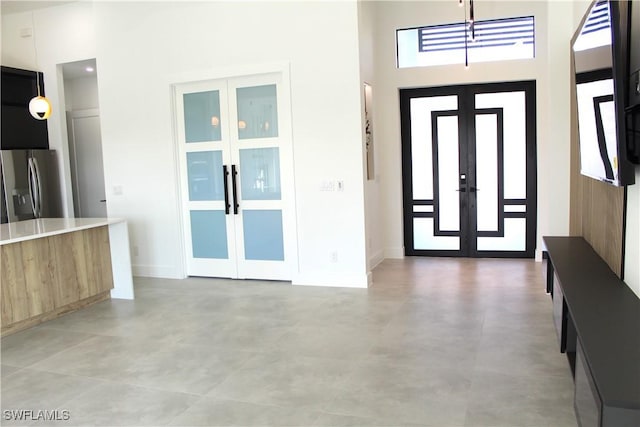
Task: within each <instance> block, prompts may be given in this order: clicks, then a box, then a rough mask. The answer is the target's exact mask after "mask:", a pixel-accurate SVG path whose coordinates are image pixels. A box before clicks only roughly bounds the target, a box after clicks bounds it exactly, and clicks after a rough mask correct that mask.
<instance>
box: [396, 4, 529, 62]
mask: <svg viewBox="0 0 640 427" xmlns="http://www.w3.org/2000/svg"><path fill="white" fill-rule="evenodd" d="M465 30H466V31H465ZM396 43H397V66H398V68H409V67H428V66H433V65H448V64H464V63H465V52H466V54H467V55H468V62H469V63H474V62H487V61H505V60H510V59H532V58H534V57H535V23H534V18H533V16H525V17H518V18H506V19H493V20H486V21H475V23H474V31H473V32H472V31H469V24H468V23H465V22H457V23H453V24H444V25H430V26H424V27H417V28H405V29H400V30H397V31H396Z"/></svg>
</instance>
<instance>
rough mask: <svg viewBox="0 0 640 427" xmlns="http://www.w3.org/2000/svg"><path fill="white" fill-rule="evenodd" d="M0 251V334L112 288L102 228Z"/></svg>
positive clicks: (105, 230) (105, 229)
mask: <svg viewBox="0 0 640 427" xmlns="http://www.w3.org/2000/svg"><path fill="white" fill-rule="evenodd" d="M0 249H1V257H2V266H1V267H2V302H1V305H2V331H3V334H4V332H5V331H8V330H14V329H15V327H14V326H15V324H17V323H19V322H27V321H31V320H33V319H38V318H43V319H44V318H47V319H48V318H52V315H51V314H52V313H61V312H64V311H65V308H69V309H71V307H73V308H74V309H77V308H80V307H82V304H79V302H81V301H87V303H89V301H90V302H95V301H96V300H97V299H96V296H105V293H106V295H108V291H109V290H110V289H112V288H113V274H112V269H111V250H110V245H109V229H108V227H107V226H103V227H96V228H90V229H86V230H81V231H75V232H71V233H64V234H58V235H54V236H49V237H42V238H39V239H33V240H26V241H23V242H18V243H12V244H8V245H3V246H1V247H0ZM53 317H55V316H53ZM31 323H33V322H31ZM36 323H39V322H37V321H36V322H35V323H34V324H36Z"/></svg>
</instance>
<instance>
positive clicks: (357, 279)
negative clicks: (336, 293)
mask: <svg viewBox="0 0 640 427" xmlns="http://www.w3.org/2000/svg"><path fill="white" fill-rule="evenodd" d="M367 276H368V275H367V274H363V275H355V274H348V273H321V272H316V273H307V274H301V275H298V276H297V277H295V278H294V280H293V281H292V284H293V285H294V286H325V287H330V288H362V289H366V288H367V286H368V283H369V279H368V277H367Z"/></svg>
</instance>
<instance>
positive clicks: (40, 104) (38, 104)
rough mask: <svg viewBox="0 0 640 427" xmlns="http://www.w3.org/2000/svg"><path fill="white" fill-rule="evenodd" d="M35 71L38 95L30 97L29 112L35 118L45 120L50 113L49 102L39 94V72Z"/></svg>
mask: <svg viewBox="0 0 640 427" xmlns="http://www.w3.org/2000/svg"><path fill="white" fill-rule="evenodd" d="M35 73H36V84H37V86H38V96H35V97H33V98H31V101H29V113H31V115H32V116H33V118H34V119H37V120H46V119H48V118H49V116H50V115H51V102H49V100H48V99H47V98H45V97H44V96H42V95H40V73H39V72H37V71H36V72H35Z"/></svg>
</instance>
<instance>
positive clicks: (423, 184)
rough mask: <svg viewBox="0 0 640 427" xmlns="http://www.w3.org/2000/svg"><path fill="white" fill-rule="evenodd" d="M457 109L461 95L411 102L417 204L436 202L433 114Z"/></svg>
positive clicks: (412, 146)
mask: <svg viewBox="0 0 640 427" xmlns="http://www.w3.org/2000/svg"><path fill="white" fill-rule="evenodd" d="M457 108H458V96H457V95H450V96H433V97H428V98H412V99H411V103H410V112H411V166H412V169H411V174H412V187H413V190H412V191H413V194H412V197H413V199H414V200H419V199H423V200H431V199H433V165H432V160H433V147H432V142H431V139H432V133H431V131H432V129H431V112H432V111H447V110H456V109H457Z"/></svg>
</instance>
